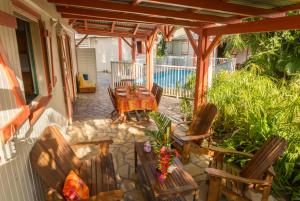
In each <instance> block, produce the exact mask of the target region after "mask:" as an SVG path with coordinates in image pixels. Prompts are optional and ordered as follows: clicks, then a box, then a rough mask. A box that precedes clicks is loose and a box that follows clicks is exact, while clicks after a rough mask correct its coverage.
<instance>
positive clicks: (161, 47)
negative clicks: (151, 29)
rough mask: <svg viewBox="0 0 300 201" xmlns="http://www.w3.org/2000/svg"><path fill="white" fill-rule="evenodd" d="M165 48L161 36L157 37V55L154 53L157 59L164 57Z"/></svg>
mask: <svg viewBox="0 0 300 201" xmlns="http://www.w3.org/2000/svg"><path fill="white" fill-rule="evenodd" d="M166 48H167V45H166V42H165V40H164V37H163V36H162V35H160V36H159V42H158V44H157V53H156V55H157V56H158V57H164V56H166Z"/></svg>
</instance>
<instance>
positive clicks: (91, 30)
mask: <svg viewBox="0 0 300 201" xmlns="http://www.w3.org/2000/svg"><path fill="white" fill-rule="evenodd" d="M75 30H76V31H77V32H78V33H80V34H89V35H100V36H112V37H128V38H132V37H136V38H141V39H145V38H146V37H147V35H146V34H139V33H137V34H136V35H133V34H132V33H130V32H120V31H116V30H115V31H114V33H111V32H110V30H101V29H94V28H89V29H88V30H85V29H80V28H76V29H75Z"/></svg>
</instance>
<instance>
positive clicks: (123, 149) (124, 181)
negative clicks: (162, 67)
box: [67, 73, 208, 201]
mask: <svg viewBox="0 0 300 201" xmlns="http://www.w3.org/2000/svg"><path fill="white" fill-rule="evenodd" d="M109 83H110V74H104V73H98V83H97V92H96V93H95V94H79V95H78V100H77V102H76V104H75V106H74V122H73V125H71V126H69V128H68V132H67V138H68V140H69V141H70V143H74V142H78V141H86V140H96V139H101V138H103V137H106V136H109V137H111V138H112V139H113V141H114V143H113V144H112V146H111V149H110V151H111V152H112V153H113V157H114V163H115V169H116V173H117V178H118V180H119V182H120V185H121V188H122V189H124V190H125V192H126V194H125V200H126V201H131V200H134V201H143V200H145V198H144V197H143V194H142V192H141V189H140V188H139V183H138V180H137V176H136V174H135V173H134V145H133V143H134V142H135V141H145V140H146V139H147V137H145V136H144V133H143V130H144V129H145V128H154V125H153V124H152V123H150V122H143V123H136V122H131V123H126V124H118V125H115V126H112V125H111V119H110V112H111V111H112V110H113V108H112V105H111V102H110V99H109V96H108V93H107V87H108V86H109ZM159 111H160V112H162V113H165V114H167V115H168V116H169V117H171V118H172V119H173V120H174V121H178V120H180V114H179V101H178V100H177V99H175V98H169V97H163V99H162V101H161V105H160V106H159ZM96 152H97V149H96V147H86V148H84V149H81V150H77V151H76V154H77V155H78V156H80V157H83V158H84V157H88V156H89V155H90V154H93V153H96ZM207 165H208V158H207V157H205V156H197V155H192V158H191V162H190V163H189V164H187V165H185V166H184V168H185V169H186V170H187V171H188V172H189V173H190V174H191V175H192V176H193V177H194V178H195V180H196V181H197V182H198V183H199V186H200V196H199V200H206V199H205V197H206V192H207V186H206V184H205V179H206V175H205V173H204V168H205V167H207ZM187 200H192V196H188V197H187Z"/></svg>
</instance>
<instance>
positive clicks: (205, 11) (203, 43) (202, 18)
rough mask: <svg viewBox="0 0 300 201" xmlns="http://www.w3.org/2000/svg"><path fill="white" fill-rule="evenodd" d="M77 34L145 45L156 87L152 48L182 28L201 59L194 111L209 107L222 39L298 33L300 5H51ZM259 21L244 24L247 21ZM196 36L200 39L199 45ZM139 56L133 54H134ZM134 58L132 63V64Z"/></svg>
mask: <svg viewBox="0 0 300 201" xmlns="http://www.w3.org/2000/svg"><path fill="white" fill-rule="evenodd" d="M48 2H51V3H55V4H56V9H57V10H58V11H59V12H60V13H61V15H62V17H63V18H66V19H69V23H70V24H71V25H72V26H73V28H74V29H75V30H77V31H78V33H81V34H86V35H89V34H92V35H102V36H116V37H129V38H132V39H133V40H132V44H131V45H130V46H131V47H132V48H135V46H136V45H135V42H136V39H137V38H139V39H142V40H144V41H145V44H146V64H147V86H148V87H151V86H152V82H153V80H152V76H151V75H152V68H153V67H152V63H151V62H152V58H151V54H152V47H153V44H154V41H155V39H156V36H157V33H158V32H161V33H162V34H163V36H164V38H165V40H171V38H172V34H173V32H174V31H175V30H176V28H177V27H184V28H185V31H186V34H187V36H188V38H189V41H190V43H191V44H192V47H193V49H194V51H195V54H196V55H197V69H196V86H195V87H196V88H195V92H196V93H195V104H194V109H195V110H196V109H197V108H198V106H199V105H200V104H201V103H202V102H204V101H205V92H206V90H207V76H208V65H209V56H210V55H211V53H212V52H213V50H214V48H215V47H217V46H218V45H219V44H220V41H221V38H222V35H225V34H238V33H253V32H269V31H281V30H292V29H300V15H293V16H288V15H287V12H289V11H295V10H298V9H300V0H286V1H282V0H255V1H254V0H251V1H250V0H110V1H107V0H86V1H82V0H48ZM254 17H255V18H256V21H251V22H248V21H249V20H248V21H245V20H244V19H246V18H254ZM192 32H193V33H195V34H197V35H199V37H198V41H195V40H194V38H193V37H192ZM133 51H135V50H133ZM134 60H135V58H133V61H134Z"/></svg>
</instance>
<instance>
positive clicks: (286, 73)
mask: <svg viewBox="0 0 300 201" xmlns="http://www.w3.org/2000/svg"><path fill="white" fill-rule="evenodd" d="M223 45H225V55H226V56H227V57H228V56H229V57H230V55H231V54H232V53H233V52H234V53H241V52H242V51H244V50H246V49H248V50H249V49H250V51H251V54H252V55H251V56H250V58H249V59H248V60H247V61H246V62H245V65H244V67H246V68H247V69H250V70H255V71H258V72H259V73H264V74H266V75H271V76H273V77H277V78H289V77H290V76H292V75H293V74H295V73H297V72H300V31H295V30H294V31H282V32H267V33H253V34H236V35H230V36H226V37H224V38H223Z"/></svg>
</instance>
